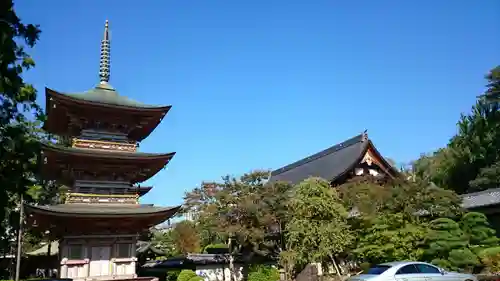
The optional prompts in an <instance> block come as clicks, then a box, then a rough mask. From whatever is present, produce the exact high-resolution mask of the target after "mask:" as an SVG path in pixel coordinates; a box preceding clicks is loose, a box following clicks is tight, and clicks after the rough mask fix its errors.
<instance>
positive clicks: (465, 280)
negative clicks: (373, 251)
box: [348, 261, 477, 281]
mask: <svg viewBox="0 0 500 281" xmlns="http://www.w3.org/2000/svg"><path fill="white" fill-rule="evenodd" d="M348 280H349V281H366V280H370V281H477V278H476V277H475V276H474V275H472V274H463V273H458V272H449V271H445V270H444V269H442V268H439V267H437V266H434V265H432V264H429V263H425V262H416V261H415V262H414V261H402V262H388V263H382V264H378V265H376V266H373V267H372V268H370V269H369V270H368V271H367V272H365V273H363V274H360V275H357V276H352V277H350V278H349V279H348Z"/></svg>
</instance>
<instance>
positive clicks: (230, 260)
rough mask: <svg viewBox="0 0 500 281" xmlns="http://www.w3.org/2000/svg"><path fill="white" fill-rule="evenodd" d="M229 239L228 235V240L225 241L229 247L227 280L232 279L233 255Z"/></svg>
mask: <svg viewBox="0 0 500 281" xmlns="http://www.w3.org/2000/svg"><path fill="white" fill-rule="evenodd" d="M231 240H232V239H231V237H229V241H228V243H227V246H228V249H229V281H234V255H233V248H232V241H231Z"/></svg>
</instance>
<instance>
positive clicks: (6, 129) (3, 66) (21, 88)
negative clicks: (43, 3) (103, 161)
mask: <svg viewBox="0 0 500 281" xmlns="http://www.w3.org/2000/svg"><path fill="white" fill-rule="evenodd" d="M0 15H1V16H0V18H1V19H2V21H0V32H1V36H0V37H1V38H2V43H1V44H0V57H1V59H0V61H1V63H0V95H1V96H0V103H1V106H0V173H1V175H2V176H0V186H1V188H0V244H1V245H0V246H1V247H2V249H0V252H5V251H6V250H7V249H10V248H11V246H12V245H11V241H15V239H14V237H15V236H16V231H17V229H18V228H19V214H18V211H17V207H18V206H19V203H20V198H21V195H22V196H23V197H24V200H25V201H26V202H37V203H41V204H43V203H51V202H54V200H55V199H57V197H56V194H57V193H58V187H57V186H55V185H53V184H52V183H50V182H49V183H47V182H42V181H39V180H38V169H39V166H38V163H37V157H38V155H39V154H40V144H39V141H40V140H42V139H47V136H45V134H44V132H43V131H41V130H40V125H41V122H42V121H43V120H44V119H45V117H44V115H43V113H42V110H41V108H40V107H39V106H38V105H37V104H36V102H35V101H36V96H37V93H36V90H35V89H34V87H33V86H31V85H29V84H27V83H25V81H24V80H23V78H22V76H23V75H24V72H25V71H27V70H28V69H30V68H31V67H33V66H34V61H33V59H32V58H31V57H30V56H29V55H28V54H27V52H26V49H27V48H31V47H34V45H35V43H36V42H37V40H38V36H39V33H40V30H39V29H38V27H37V26H34V25H32V24H23V23H22V22H21V20H20V19H19V18H18V16H17V15H16V12H15V9H14V7H13V1H9V0H6V1H2V2H1V5H0ZM27 236H29V239H26V241H27V242H30V243H34V244H37V241H39V238H40V237H39V235H35V234H31V233H27ZM26 238H28V237H26ZM37 239H38V240H37ZM28 246H33V245H28Z"/></svg>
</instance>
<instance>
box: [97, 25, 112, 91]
mask: <svg viewBox="0 0 500 281" xmlns="http://www.w3.org/2000/svg"><path fill="white" fill-rule="evenodd" d="M110 56H111V54H110V40H109V21H108V20H106V23H105V24H104V37H103V39H102V41H101V60H100V64H99V77H100V81H101V84H107V83H108V82H109V77H110V75H111V73H110V68H111V65H110Z"/></svg>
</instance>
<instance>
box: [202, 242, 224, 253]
mask: <svg viewBox="0 0 500 281" xmlns="http://www.w3.org/2000/svg"><path fill="white" fill-rule="evenodd" d="M203 252H204V253H207V254H224V253H228V252H229V248H228V247H227V245H226V244H222V243H219V244H209V245H207V246H205V248H204V249H203Z"/></svg>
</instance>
